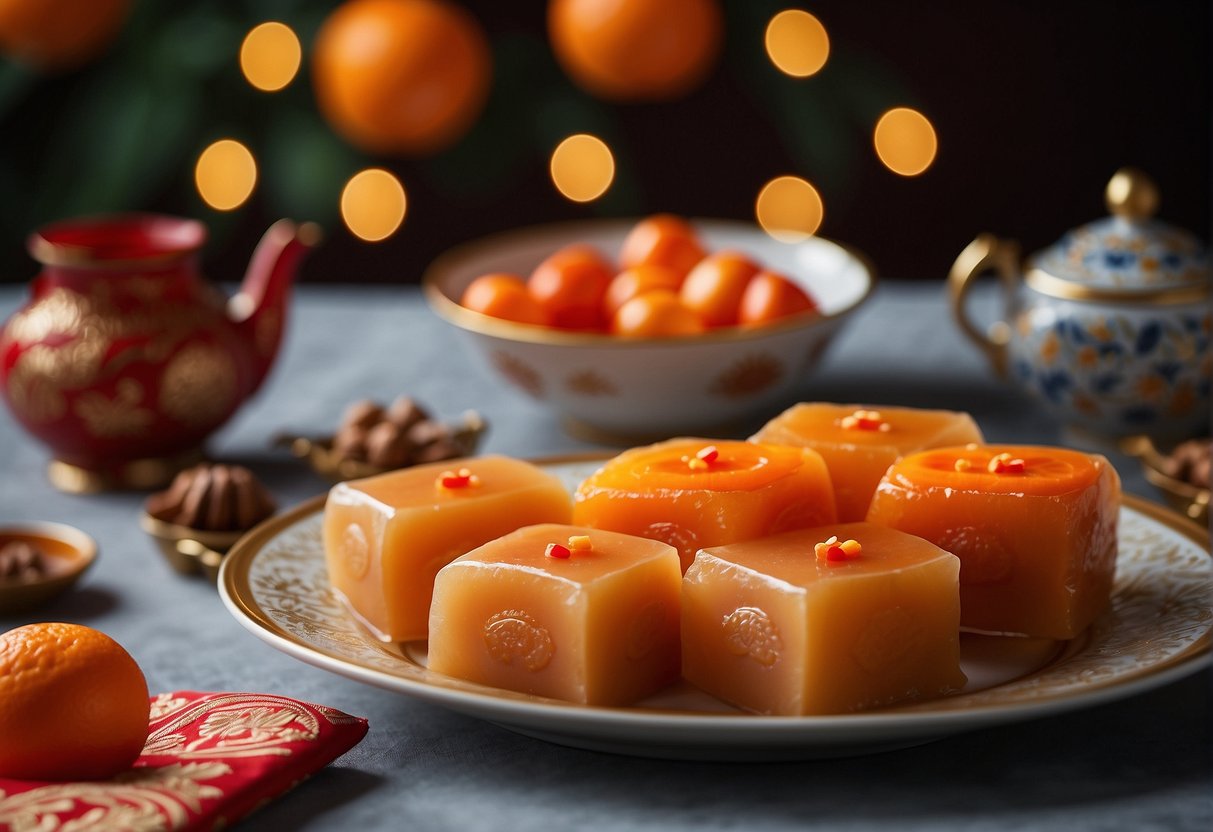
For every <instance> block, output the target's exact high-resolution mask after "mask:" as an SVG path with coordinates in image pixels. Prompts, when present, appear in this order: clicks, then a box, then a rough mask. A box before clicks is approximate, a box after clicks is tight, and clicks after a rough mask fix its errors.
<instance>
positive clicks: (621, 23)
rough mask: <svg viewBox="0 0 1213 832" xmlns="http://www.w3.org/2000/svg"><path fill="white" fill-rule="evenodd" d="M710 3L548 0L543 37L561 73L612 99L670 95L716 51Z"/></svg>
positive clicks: (717, 27) (714, 8) (715, 15)
mask: <svg viewBox="0 0 1213 832" xmlns="http://www.w3.org/2000/svg"><path fill="white" fill-rule="evenodd" d="M723 28H724V27H723V22H722V15H721V11H720V4H719V2H717V0H551V2H549V3H548V38H549V39H550V40H551V42H552V49H553V50H554V51H555V53H556V58H557V60H559V61H560V64H561V66H563V67H564V70H565V72H567V73H568V74H569V76H570V77H572V79H573V80H574V81H575V82H576V83H577V84H578V85H579V86H581V87H583V88H584V89H586V90H587V91H589V92H591V93H593V94H595V95H599V96H602V97H604V98H612V99H618V100H632V101H639V100H648V101H658V100H663V99H670V98H676V97H678V96H680V95H683V94H685V93H687V92H689V91H690V90H691V89H692V88H693V87H694V86H695V85H697V84H698V83H699V82H700V81H701V80H702V79H703V77H704V76H705V75H707V73H708V71H709V70H710V69H711V68H712V64H713V63H714V62H715V60H716V56H717V54H719V52H720V41H721V33H722V31H723Z"/></svg>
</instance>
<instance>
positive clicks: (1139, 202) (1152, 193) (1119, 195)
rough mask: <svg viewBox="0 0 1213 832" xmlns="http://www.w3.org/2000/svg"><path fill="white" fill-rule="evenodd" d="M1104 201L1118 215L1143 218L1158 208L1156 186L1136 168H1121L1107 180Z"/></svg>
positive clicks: (1132, 218)
mask: <svg viewBox="0 0 1213 832" xmlns="http://www.w3.org/2000/svg"><path fill="white" fill-rule="evenodd" d="M1104 201H1105V202H1106V203H1107V206H1108V210H1109V211H1111V212H1112V213H1113V214H1115V215H1116V216H1118V217H1124V218H1125V219H1129V220H1143V219H1146V218H1147V217H1152V216H1154V212H1155V211H1157V210H1158V186H1157V185H1155V184H1154V180H1153V179H1151V178H1150V177H1149V176H1146V174H1144V173H1142V172H1141V171H1140V170H1138V169H1137V168H1121V169H1120V170H1118V171H1116V173H1115V174H1114V175H1113V176H1112V178H1111V179H1110V180H1109V181H1108V187H1107V190H1105V191H1104Z"/></svg>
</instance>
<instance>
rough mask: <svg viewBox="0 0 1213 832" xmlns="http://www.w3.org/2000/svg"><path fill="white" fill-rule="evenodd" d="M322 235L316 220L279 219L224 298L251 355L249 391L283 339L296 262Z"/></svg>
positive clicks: (261, 378)
mask: <svg viewBox="0 0 1213 832" xmlns="http://www.w3.org/2000/svg"><path fill="white" fill-rule="evenodd" d="M321 236H322V235H321V231H320V227H319V226H318V225H316V224H315V223H310V222H305V223H302V224H298V225H297V224H296V223H294V222H293V221H291V220H279V221H278V222H276V223H274V224H273V225H271V226H270V227H269V230H268V231H266V232H265V235H264V236H263V237H262V238H261V242H260V243H258V244H257V248H256V250H255V251H254V252H253V258H252V260H250V261H249V265H248V271H247V272H245V275H244V282H243V283H242V284H241V285H240V291H239V292H237V293H236V294H235V295H233V296H232V297H231V299H230V300H229V301H228V305H227V315H228V318H229V320H231V322H232V323H233V324H234V325H235V326H236V329H237V330H238V331H239V332H240V334H241V335H243V336H244V337H243V340H244V342H245V343H246V344H247V345H248V346H249V353H250V354H251V355H252V357H253V361H252V367H253V376H252V384H251V386H250V388H249V390H248V392H249V393H252V392H253V391H254V390H256V389H257V388H258V387H260V386H261V382H263V381H264V380H265V377H266V375H268V374H269V369H270V367H271V366H272V365H273V363H274V358H275V356H276V355H277V354H278V347H279V346H280V345H281V343H282V332H283V329H284V323H285V319H286V305H287V300H288V299H289V297H290V291H291V285H292V284H293V283H294V281H295V274H296V272H297V271H298V269H299V263H300V261H301V260H302V258H303V255H304V254H305V253H306V252H307V251H308V249H311V248H313V247H315V246H316V245H317V244H318V243H319V242H320V238H321Z"/></svg>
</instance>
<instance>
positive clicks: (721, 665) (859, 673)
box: [682, 523, 965, 715]
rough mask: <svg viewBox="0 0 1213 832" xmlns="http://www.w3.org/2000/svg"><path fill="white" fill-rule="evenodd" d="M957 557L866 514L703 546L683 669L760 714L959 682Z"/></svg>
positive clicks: (842, 705) (688, 585)
mask: <svg viewBox="0 0 1213 832" xmlns="http://www.w3.org/2000/svg"><path fill="white" fill-rule="evenodd" d="M959 571H960V563H959V561H957V559H956V558H955V557H954V556H953V555H950V554H948V553H947V552H945V551H943V550H942V549H940V548H939V547H938V546H935V545H933V544H931V543H928V542H927V541H925V540H922V539H920V538H917V537H913V536H912V535H908V534H903V533H901V532H898V531H896V530H894V529H889V528H885V527H882V526H875V525H871V524H868V523H844V524H835V525H832V526H824V527H821V528H817V529H809V530H800V531H795V532H789V533H787V534H782V535H778V536H776V537H770V538H766V539H763V540H752V541H748V542H746V543H736V544H732V545H729V546H717V547H713V548H709V549H703V550H701V551H700V552H699V554H698V555H697V556H696V557H695V562H694V563H693V564H692V565H691V568H690V569H688V570H687V573H686V576H685V577H684V578H683V590H682V672H683V676H684V677H685V678H686V679H687V680H688V681H690V682H692V683H693V684H695V685H697V686H698V687H700V688H702V689H703V690H705V691H707V692H708V693H711V694H712V695H714V696H716V697H718V698H720V699H723V700H725V701H726V702H731V703H733V704H735V705H737V706H739V707H742V708H745V709H747V710H751V711H756V712H758V713H763V714H782V715H804V714H837V713H849V712H853V711H860V710H865V709H869V708H878V707H882V706H886V705H891V704H894V703H897V702H902V701H905V700H911V699H927V698H932V697H937V696H942V695H945V694H948V693H951V692H954V691H958V690H960V689H961V688H962V687H963V686H964V684H965V676H964V673H963V672H962V671H961V669H960V640H959V639H960V636H959V626H960V597H959V594H958V591H957V574H958V573H959Z"/></svg>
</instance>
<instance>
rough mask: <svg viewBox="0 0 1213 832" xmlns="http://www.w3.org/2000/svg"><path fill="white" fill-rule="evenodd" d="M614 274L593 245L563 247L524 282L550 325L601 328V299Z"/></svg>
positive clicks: (602, 317) (603, 325) (568, 327)
mask: <svg viewBox="0 0 1213 832" xmlns="http://www.w3.org/2000/svg"><path fill="white" fill-rule="evenodd" d="M614 273H615V270H614V268H613V267H612V266H611V264H610V263H609V262H607V260H606V258H605V257H603V256H602V254H601V253H600V252H599V251H598V249H596V248H594V247H593V246H589V245H582V244H579V245H571V246H566V247H565V248H562V249H561V250H560V251H558V252H556V253H555V254H553V255H551V256H550V257H548V259H546V260H544V261H543V262H542V263H540V264H539V265H538V266H537V267H536V268H535V271H533V272H532V273H531V276H530V278H528V279H527V284H526V285H527V291H528V292H530V293H531V297H533V298H534V299H535V300H537V301H539V305H540V306H541V307H543V309H544V311H545V312H546V313H547V315H548V318H549V320H550V321H551V322H552V325H553V326H558V327H561V328H563V329H602V328H603V327H605V326H606V323H607V320H606V316H605V315H604V314H603V309H602V306H603V298H604V297H605V296H606V290H607V286H608V285H610V282H611V277H612V276H613V275H614Z"/></svg>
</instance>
